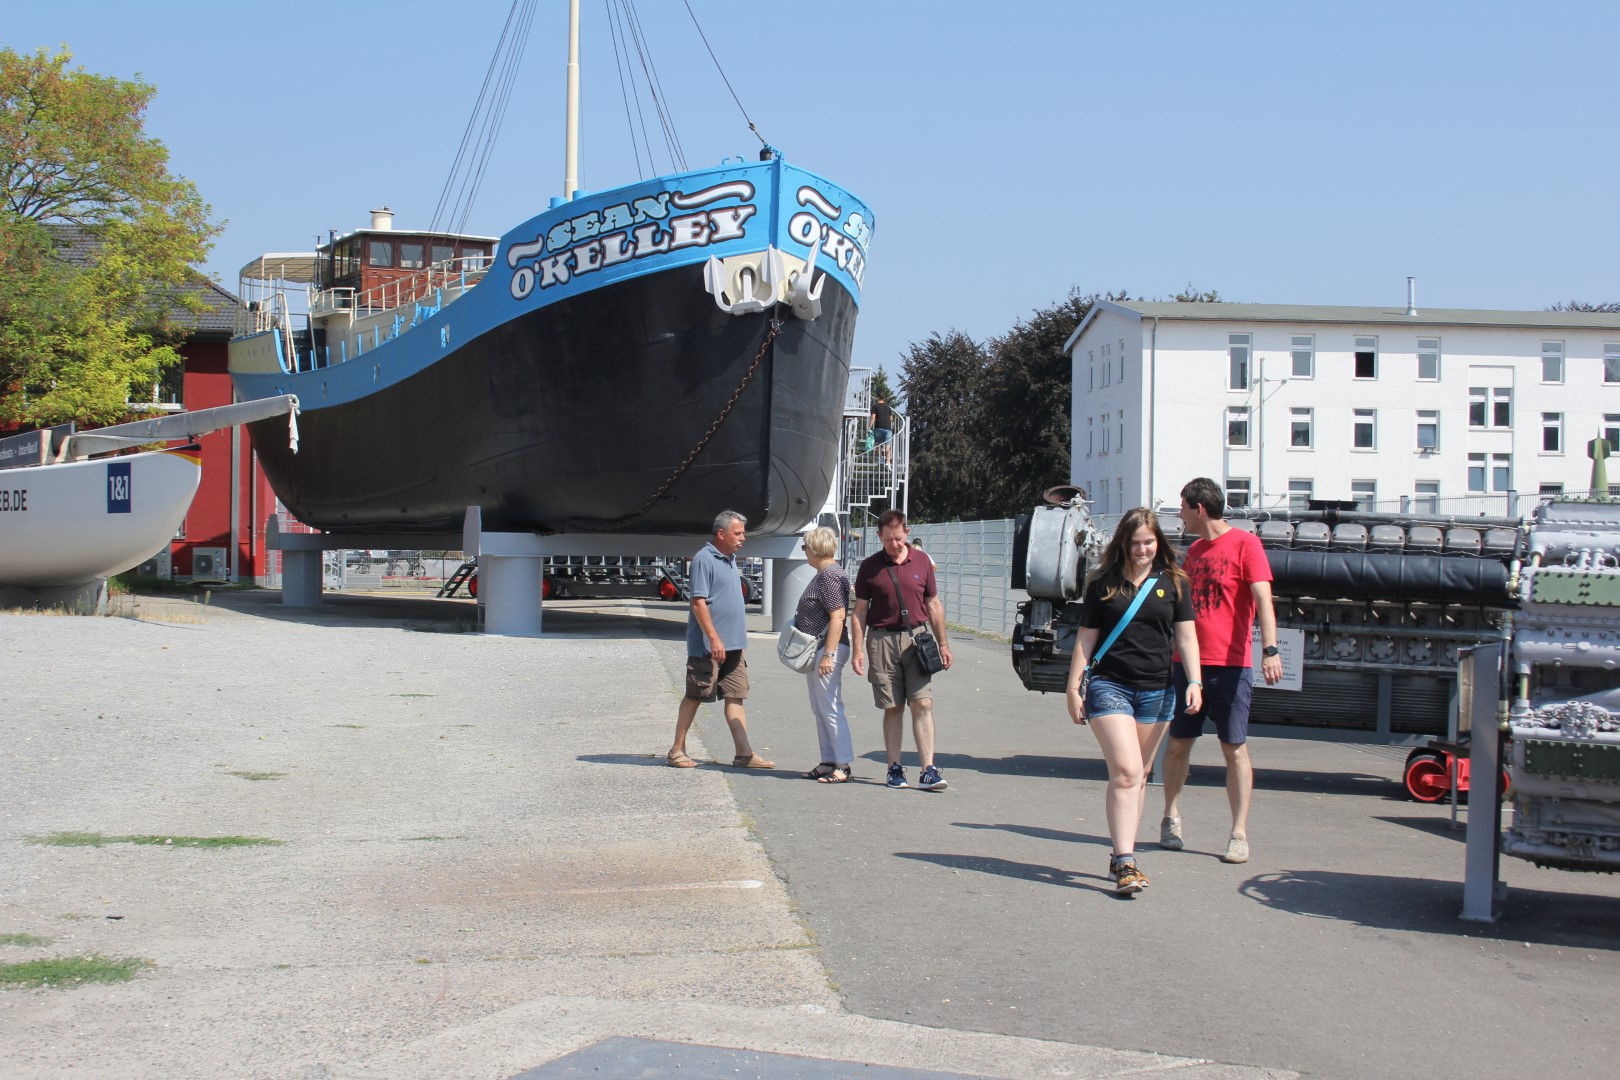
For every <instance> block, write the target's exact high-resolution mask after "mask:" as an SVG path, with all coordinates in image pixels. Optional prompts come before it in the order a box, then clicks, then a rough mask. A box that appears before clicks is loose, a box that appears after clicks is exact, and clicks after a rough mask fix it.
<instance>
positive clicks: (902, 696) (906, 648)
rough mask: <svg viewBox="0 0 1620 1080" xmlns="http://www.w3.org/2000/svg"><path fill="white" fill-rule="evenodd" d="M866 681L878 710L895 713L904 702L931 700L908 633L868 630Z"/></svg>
mask: <svg viewBox="0 0 1620 1080" xmlns="http://www.w3.org/2000/svg"><path fill="white" fill-rule="evenodd" d="M866 665H867V666H866V681H867V682H869V683H871V684H872V701H873V703H874V704H876V705H877V707H878V708H880V709H897V708H899V707H900V706H901V705H902V704H903V703H904V702H907V701H930V700H932V699H933V696H934V692H933V687H932V686H931V685H930V682H929V680H930V679H931V676H930V675H929V674H928V673H927V672H926V671H924V670H923V669H922V663H921V662H920V661H919V660H918V659H917V650H916V649H915V648H913V647H912V645H911V631H909V630H885V629H883V628H882V627H880V626H874V627H872V628H871V629H870V630H869V631H868V632H867V635H866Z"/></svg>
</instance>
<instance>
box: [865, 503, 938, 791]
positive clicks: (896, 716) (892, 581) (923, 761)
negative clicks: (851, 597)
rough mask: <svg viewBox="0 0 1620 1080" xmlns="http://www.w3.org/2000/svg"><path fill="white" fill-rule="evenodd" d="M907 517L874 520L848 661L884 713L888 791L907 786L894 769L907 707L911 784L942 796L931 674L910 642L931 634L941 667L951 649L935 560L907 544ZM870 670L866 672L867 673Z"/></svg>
mask: <svg viewBox="0 0 1620 1080" xmlns="http://www.w3.org/2000/svg"><path fill="white" fill-rule="evenodd" d="M910 531H911V530H910V529H909V528H907V526H906V515H905V514H903V513H901V512H900V511H899V510H885V511H884V512H883V514H882V516H880V517H879V518H878V539H879V540H881V541H882V542H883V550H882V551H880V552H878V553H877V554H876V555H873V556H871V557H870V558H868V559H866V560H865V561H864V562H862V563H861V568H860V570H858V571H856V574H855V621H856V622H857V623H859V624H860V625H861V627H862V628H864V630H865V637H866V655H865V656H861V655H859V654H857V655H856V656H855V658H854V668H855V672H856V674H866V677H867V681H868V682H870V683H871V684H872V697H873V699H874V700H875V702H876V704H877V707H878V708H880V709H882V710H883V746H884V749H885V750H886V751H887V752H888V756H889V775H888V785H889V786H890V787H892V788H903V787H905V786H906V772H905V769H903V768H901V766H900V745H901V740H902V738H903V733H902V732H901V728H900V722H901V719H902V717H904V715H905V711H906V707H907V706H910V708H911V735H912V738H913V739H915V740H916V743H917V764H918V765H919V766H921V768H922V772H921V774H920V775H919V776H918V777H917V786H918V787H920V788H922V789H923V790H924V791H943V790H944V789H945V786H946V785H945V777H943V776H942V775H940V771H939V768H938V767H937V766H936V765H935V764H934V693H933V689H932V687H931V686H930V676H929V674H928V672H926V671H924V670H923V667H922V664H921V662H920V661H919V660H918V658H917V649H916V647H915V646H914V645H913V644H912V636H913V634H915V633H916V631H917V630H918V629H920V628H922V627H923V626H928V627H929V628H931V629H932V630H933V631H934V637H935V638H936V639H937V640H938V641H939V652H940V656H941V658H943V659H944V661H945V667H946V669H947V670H949V668H950V666H951V647H950V644H949V642H948V640H947V638H946V635H945V605H944V604H942V603H940V599H939V588H938V584H937V582H936V581H935V578H934V562H933V560H932V559H930V558H929V557H928V556H926V555H923V554H922V553H921V552H919V551H914V550H912V548H911V546H910V545H909V544H908V543H907V542H906V540H907V537H908V535H909V533H910ZM868 667H870V671H868V670H867V668H868Z"/></svg>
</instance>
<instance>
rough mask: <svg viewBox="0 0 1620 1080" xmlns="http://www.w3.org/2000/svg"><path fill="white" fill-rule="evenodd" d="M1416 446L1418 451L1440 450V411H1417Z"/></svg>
mask: <svg viewBox="0 0 1620 1080" xmlns="http://www.w3.org/2000/svg"><path fill="white" fill-rule="evenodd" d="M1417 445H1418V449H1419V450H1438V449H1439V448H1440V410H1438V409H1419V410H1418V414H1417Z"/></svg>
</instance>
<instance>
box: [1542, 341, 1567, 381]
mask: <svg viewBox="0 0 1620 1080" xmlns="http://www.w3.org/2000/svg"><path fill="white" fill-rule="evenodd" d="M1541 381H1542V382H1544V383H1561V382H1563V381H1564V343H1563V342H1562V341H1543V342H1542V343H1541Z"/></svg>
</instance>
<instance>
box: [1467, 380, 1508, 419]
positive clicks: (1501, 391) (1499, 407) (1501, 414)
mask: <svg viewBox="0 0 1620 1080" xmlns="http://www.w3.org/2000/svg"><path fill="white" fill-rule="evenodd" d="M1468 426H1469V427H1477V428H1482V427H1497V428H1507V427H1512V426H1513V388H1512V387H1511V386H1493V387H1491V388H1490V389H1489V390H1487V389H1485V388H1484V387H1482V386H1471V387H1469V388H1468Z"/></svg>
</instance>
